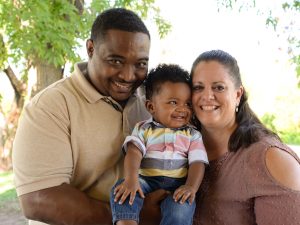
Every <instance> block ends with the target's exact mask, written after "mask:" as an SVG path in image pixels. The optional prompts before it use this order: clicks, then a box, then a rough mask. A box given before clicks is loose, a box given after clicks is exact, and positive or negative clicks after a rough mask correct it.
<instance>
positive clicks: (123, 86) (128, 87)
mask: <svg viewBox="0 0 300 225" xmlns="http://www.w3.org/2000/svg"><path fill="white" fill-rule="evenodd" d="M115 85H116V86H117V87H119V88H123V89H130V88H131V85H123V84H121V83H118V82H115Z"/></svg>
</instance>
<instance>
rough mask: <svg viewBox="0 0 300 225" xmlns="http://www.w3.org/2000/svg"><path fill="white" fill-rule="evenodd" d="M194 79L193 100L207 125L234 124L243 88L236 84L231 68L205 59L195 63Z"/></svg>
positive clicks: (201, 119) (228, 126)
mask: <svg viewBox="0 0 300 225" xmlns="http://www.w3.org/2000/svg"><path fill="white" fill-rule="evenodd" d="M192 82H193V93H192V104H193V108H194V110H195V114H196V117H197V118H198V120H199V121H200V122H201V124H202V126H203V128H205V129H210V128H217V129H230V130H231V129H232V128H234V127H235V124H236V122H235V113H236V112H235V108H236V106H237V105H238V104H239V102H240V98H241V96H242V93H243V88H242V87H238V88H237V87H235V86H234V82H233V78H232V77H231V76H230V74H229V70H228V69H227V68H226V67H224V66H223V65H222V64H220V63H219V62H217V61H206V62H205V61H203V62H200V63H199V64H198V65H197V66H196V67H195V70H194V73H193V79H192Z"/></svg>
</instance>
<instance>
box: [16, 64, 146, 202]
mask: <svg viewBox="0 0 300 225" xmlns="http://www.w3.org/2000/svg"><path fill="white" fill-rule="evenodd" d="M86 66H87V63H79V64H76V65H75V70H74V72H73V74H72V76H70V77H68V78H65V79H62V80H60V81H58V82H56V83H54V84H53V85H51V86H49V87H48V88H46V89H45V90H43V91H42V92H41V93H39V94H38V95H36V96H35V97H34V98H33V99H32V100H31V102H30V103H29V104H28V105H27V106H26V107H25V109H24V111H23V113H22V117H21V119H20V122H19V126H18V130H17V133H16V137H15V140H14V145H13V169H14V175H15V185H16V189H17V194H18V196H20V195H23V194H26V193H30V192H33V191H37V190H41V189H45V188H49V187H53V186H57V185H60V184H62V183H68V184H71V185H73V186H74V187H76V188H78V189H79V190H81V191H84V192H85V193H87V194H89V195H90V196H92V197H94V198H96V199H99V200H103V201H108V200H109V191H110V189H111V187H112V185H113V184H114V183H115V182H116V181H117V179H118V178H120V176H122V170H123V163H122V162H123V157H121V156H122V154H121V146H122V143H123V141H124V138H125V136H126V135H128V134H129V133H131V130H132V129H133V127H134V125H135V123H136V122H137V121H140V120H143V119H147V118H149V116H150V115H149V114H148V112H146V109H145V106H144V100H143V99H141V98H139V97H138V96H136V95H134V96H132V97H131V99H130V100H129V101H128V103H127V105H126V107H125V109H124V110H123V109H122V107H121V106H120V105H119V104H118V103H117V102H115V101H114V100H113V99H111V98H107V97H105V96H102V95H101V94H99V93H98V92H97V91H96V90H95V88H94V87H93V86H92V85H91V84H90V83H89V82H88V81H87V80H86V78H85V77H84V75H83V73H82V72H81V71H84V70H86ZM109 102H111V103H109Z"/></svg>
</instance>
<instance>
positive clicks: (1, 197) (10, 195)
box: [0, 171, 17, 206]
mask: <svg viewBox="0 0 300 225" xmlns="http://www.w3.org/2000/svg"><path fill="white" fill-rule="evenodd" d="M16 199H17V193H16V190H15V187H14V185H13V174H12V172H11V171H9V172H0V206H2V205H4V204H5V202H7V201H12V200H16Z"/></svg>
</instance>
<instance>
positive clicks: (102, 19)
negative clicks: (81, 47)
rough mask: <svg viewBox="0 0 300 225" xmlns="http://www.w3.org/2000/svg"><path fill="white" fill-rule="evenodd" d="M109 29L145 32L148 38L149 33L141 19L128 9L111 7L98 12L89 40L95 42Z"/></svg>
mask: <svg viewBox="0 0 300 225" xmlns="http://www.w3.org/2000/svg"><path fill="white" fill-rule="evenodd" d="M111 29H116V30H122V31H128V32H141V33H144V34H147V35H148V37H149V39H150V33H149V31H148V29H147V27H146V25H145V24H144V22H143V21H142V19H141V18H140V17H139V16H138V15H137V14H135V13H134V12H132V11H130V10H128V9H124V8H111V9H107V10H105V11H103V12H102V13H101V14H99V15H98V16H97V18H96V19H95V21H94V23H93V26H92V31H91V40H93V41H94V42H97V41H98V40H99V39H101V38H104V36H105V34H106V32H107V31H108V30H111Z"/></svg>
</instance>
